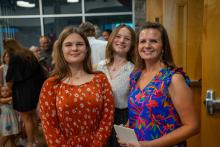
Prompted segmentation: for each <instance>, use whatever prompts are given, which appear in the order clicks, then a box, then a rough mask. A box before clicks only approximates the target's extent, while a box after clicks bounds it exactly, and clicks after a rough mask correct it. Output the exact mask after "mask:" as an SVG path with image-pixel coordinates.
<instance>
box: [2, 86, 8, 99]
mask: <svg viewBox="0 0 220 147" xmlns="http://www.w3.org/2000/svg"><path fill="white" fill-rule="evenodd" d="M9 94H10V91H9V89H8V87H6V86H3V87H1V96H2V97H7V96H9Z"/></svg>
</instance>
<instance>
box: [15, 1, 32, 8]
mask: <svg viewBox="0 0 220 147" xmlns="http://www.w3.org/2000/svg"><path fill="white" fill-rule="evenodd" d="M16 4H17V6H19V7H25V8H34V7H35V3H29V2H25V1H20V0H18V1H17V2H16Z"/></svg>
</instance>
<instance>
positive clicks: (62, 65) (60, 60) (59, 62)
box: [52, 26, 94, 82]
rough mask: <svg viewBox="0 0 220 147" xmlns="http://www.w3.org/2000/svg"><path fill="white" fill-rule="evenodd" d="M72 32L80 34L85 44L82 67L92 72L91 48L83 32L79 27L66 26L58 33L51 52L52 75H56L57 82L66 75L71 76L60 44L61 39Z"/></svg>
mask: <svg viewBox="0 0 220 147" xmlns="http://www.w3.org/2000/svg"><path fill="white" fill-rule="evenodd" d="M73 33H75V34H78V35H80V36H81V37H82V38H83V40H84V41H85V44H86V49H87V53H86V57H85V59H84V60H83V69H84V70H85V72H87V73H89V74H91V73H94V72H93V69H92V63H91V48H90V45H89V41H88V39H87V37H86V36H85V35H84V34H83V32H82V31H80V29H78V28H75V27H73V26H68V27H66V28H64V29H63V31H62V32H61V33H60V35H59V37H58V39H57V40H56V43H55V44H54V48H53V53H52V55H53V59H52V60H53V62H54V65H55V66H54V70H53V71H52V76H57V82H59V81H60V80H62V79H63V78H64V77H66V76H71V72H70V68H69V66H68V63H67V61H66V60H65V58H64V55H63V51H62V45H63V41H64V40H65V39H66V38H67V37H68V36H69V35H70V34H73Z"/></svg>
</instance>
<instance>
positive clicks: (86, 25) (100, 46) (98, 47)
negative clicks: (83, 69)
mask: <svg viewBox="0 0 220 147" xmlns="http://www.w3.org/2000/svg"><path fill="white" fill-rule="evenodd" d="M79 28H80V30H81V31H82V32H83V33H84V34H85V35H86V36H87V38H88V40H89V44H90V46H91V49H92V50H91V58H92V64H93V65H97V64H98V63H99V62H100V61H102V60H104V59H105V48H106V45H107V41H103V40H97V39H96V38H95V27H94V25H93V24H92V23H90V22H83V23H81V24H80V25H79Z"/></svg>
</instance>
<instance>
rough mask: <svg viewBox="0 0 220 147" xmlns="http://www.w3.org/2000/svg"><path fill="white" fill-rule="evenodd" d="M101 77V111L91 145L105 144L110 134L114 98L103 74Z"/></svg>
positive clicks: (100, 145)
mask: <svg viewBox="0 0 220 147" xmlns="http://www.w3.org/2000/svg"><path fill="white" fill-rule="evenodd" d="M103 77H104V78H103V79H102V83H101V88H102V95H103V99H104V102H103V113H102V119H101V121H100V123H99V129H98V131H97V132H96V134H95V137H94V140H93V143H92V147H102V146H105V145H106V143H107V140H108V138H109V136H110V133H111V130H112V126H113V121H114V109H115V108H114V98H113V94H112V89H111V86H110V84H109V82H108V80H107V78H106V77H105V76H103Z"/></svg>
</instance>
